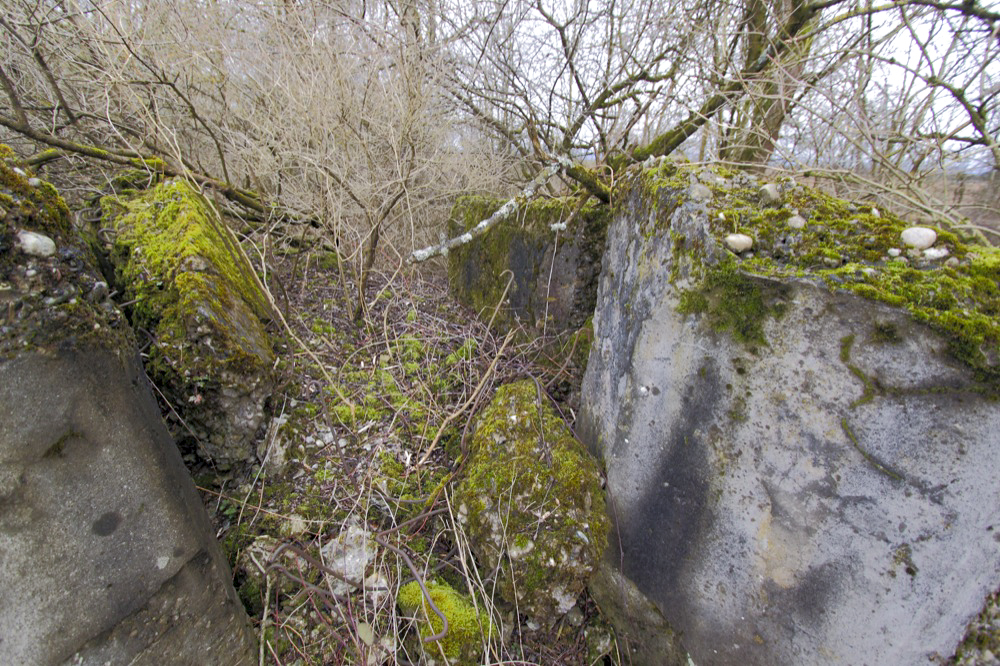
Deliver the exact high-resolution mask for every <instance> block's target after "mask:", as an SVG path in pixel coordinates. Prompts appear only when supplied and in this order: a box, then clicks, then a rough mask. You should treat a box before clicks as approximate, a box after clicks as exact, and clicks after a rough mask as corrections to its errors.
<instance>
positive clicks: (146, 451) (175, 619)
mask: <svg viewBox="0 0 1000 666" xmlns="http://www.w3.org/2000/svg"><path fill="white" fill-rule="evenodd" d="M5 150H6V148H5V147H3V146H0V155H2V154H3V153H4V151H5ZM0 183H3V184H2V185H0V194H2V195H3V198H2V201H4V202H5V203H6V202H10V203H11V205H10V208H9V209H8V210H6V211H3V210H2V208H0V212H2V213H3V216H4V217H3V223H2V226H0V284H3V285H4V287H5V288H4V289H3V292H2V294H0V297H2V299H3V300H2V304H3V307H2V308H0V591H2V592H0V595H2V597H0V598H2V602H0V663H2V664H18V665H20V664H31V665H39V666H48V665H49V664H101V665H102V666H103V665H104V664H148V665H150V666H152V665H153V664H209V663H211V664H216V663H217V664H250V663H256V659H255V658H254V652H255V650H254V644H253V636H252V633H251V631H250V629H249V626H248V623H247V616H246V613H245V611H244V610H243V607H242V606H241V605H240V603H239V601H238V600H237V598H236V596H235V592H234V590H233V588H232V584H231V582H230V579H229V571H228V567H227V565H226V562H225V559H224V558H223V557H222V555H221V553H220V551H219V547H218V545H217V544H216V542H215V540H214V538H213V534H212V531H211V527H210V525H209V522H208V518H207V516H206V515H205V511H204V508H203V507H202V505H201V502H200V500H199V498H198V495H197V493H196V492H195V489H194V486H193V484H192V482H191V479H190V477H189V476H188V474H187V470H186V469H185V468H184V466H183V464H182V462H181V460H180V454H179V453H178V451H177V449H176V447H175V446H174V444H173V442H172V441H171V440H170V438H169V436H168V434H167V432H166V429H165V427H164V425H163V421H162V419H161V417H160V413H159V409H158V408H157V405H156V402H155V400H154V399H153V397H152V393H151V389H150V387H149V384H148V382H147V381H146V379H145V376H144V375H143V373H142V370H141V369H140V368H139V365H138V359H137V355H136V352H135V348H136V347H135V338H134V337H133V335H132V331H131V330H130V329H129V327H128V325H127V322H126V321H125V317H124V316H122V315H121V313H120V312H119V311H118V309H117V308H116V307H114V306H113V304H111V303H110V302H109V301H108V300H107V298H106V297H100V298H87V297H84V295H90V294H93V293H94V292H95V291H99V290H100V289H101V287H102V286H103V289H104V292H105V296H106V293H107V285H106V284H104V283H103V282H102V280H101V274H100V272H99V271H98V270H97V269H96V267H95V262H94V257H93V254H92V253H91V252H90V251H89V249H88V248H87V246H86V244H85V243H83V241H82V240H81V239H80V238H79V237H78V236H77V235H76V234H75V233H74V231H73V229H72V227H71V226H70V224H69V212H68V210H67V209H66V206H65V203H63V201H62V200H61V199H60V198H59V196H58V194H57V193H56V192H55V190H54V188H52V186H51V185H48V184H47V183H43V182H41V181H38V180H37V179H35V178H31V179H28V178H27V177H26V176H25V173H24V172H23V171H20V170H16V169H11V168H10V167H9V166H8V165H7V164H6V163H5V162H4V161H3V160H0ZM26 231H32V232H33V233H37V234H43V235H44V236H45V237H46V238H48V239H50V241H51V242H52V243H54V245H55V246H56V247H57V248H58V250H57V251H56V252H54V253H48V252H42V253H24V252H22V251H21V250H20V249H18V243H17V240H16V239H17V237H18V234H20V235H21V237H22V238H23V237H24V234H25V232H26ZM22 247H23V246H22Z"/></svg>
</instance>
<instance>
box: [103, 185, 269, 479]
mask: <svg viewBox="0 0 1000 666" xmlns="http://www.w3.org/2000/svg"><path fill="white" fill-rule="evenodd" d="M102 207H103V209H104V211H105V213H106V214H105V217H104V220H103V222H102V224H103V225H104V226H105V227H106V229H108V230H110V231H111V232H112V233H111V236H112V241H111V243H110V247H109V248H107V249H108V251H109V254H110V259H111V263H112V264H113V265H114V271H115V282H116V283H117V284H118V285H119V286H120V288H121V289H122V290H123V291H124V293H125V295H126V299H127V301H128V302H130V304H131V305H130V312H131V317H132V320H133V324H134V325H135V326H137V327H139V328H142V329H144V330H146V331H149V333H150V334H151V337H152V339H153V341H154V343H155V344H153V345H152V346H151V347H150V351H149V358H148V361H147V364H146V367H147V371H148V372H149V373H150V374H151V376H152V377H153V379H154V381H155V382H156V383H157V385H158V386H159V387H160V389H161V390H163V391H164V393H165V394H166V395H167V396H168V399H169V400H170V402H171V404H172V405H173V406H174V408H175V409H176V410H177V411H178V412H179V413H180V414H181V415H182V417H183V419H184V421H185V426H184V427H183V428H181V427H178V428H177V429H176V430H175V434H176V435H177V436H179V437H181V438H186V437H188V436H190V435H191V434H192V431H193V434H195V435H196V438H197V445H198V450H199V453H200V454H201V455H202V456H203V457H205V458H208V459H211V460H213V461H214V462H215V463H217V464H221V465H230V464H232V463H236V462H243V461H247V460H249V459H250V457H251V455H252V453H251V444H252V439H253V436H254V433H255V431H256V429H257V428H258V427H259V425H260V423H261V421H262V418H263V404H264V401H265V400H266V399H267V397H268V396H269V394H270V392H271V391H272V390H273V386H274V378H273V373H272V366H273V364H274V354H273V352H272V348H271V340H270V336H269V334H268V333H267V331H266V329H265V322H264V320H265V319H266V318H268V317H269V315H270V309H269V305H268V301H267V299H266V298H265V296H264V294H263V293H262V291H261V289H260V287H259V285H258V282H257V281H256V278H255V276H254V273H253V269H252V267H251V266H250V265H249V263H248V262H247V260H246V259H245V257H244V256H243V255H242V254H241V252H240V251H239V248H238V246H237V244H236V241H235V239H234V237H233V235H232V233H231V232H229V231H228V230H227V229H226V228H225V227H224V226H223V223H222V221H221V220H220V219H219V217H218V215H217V214H216V212H215V211H214V210H213V209H212V208H211V207H210V205H209V204H208V202H207V201H206V200H205V199H204V197H202V196H201V195H200V194H199V193H198V192H197V191H195V190H194V189H193V188H192V186H191V185H189V184H188V183H186V182H184V181H180V180H177V181H168V182H166V183H163V184H161V185H158V186H157V187H155V188H153V189H151V190H149V191H148V192H146V193H144V194H142V195H141V196H137V197H134V198H132V199H124V200H123V199H118V198H109V197H106V198H105V201H103V202H102ZM103 237H104V238H107V237H108V234H107V232H105V233H104V235H103Z"/></svg>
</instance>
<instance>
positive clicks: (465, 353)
mask: <svg viewBox="0 0 1000 666" xmlns="http://www.w3.org/2000/svg"><path fill="white" fill-rule="evenodd" d="M477 347H478V343H477V342H476V341H475V339H474V338H469V339H467V340H466V341H465V342H463V343H462V346H461V347H459V348H458V349H456V350H455V351H453V352H452V353H450V354H448V355H447V356H446V357H445V359H444V362H445V365H458V364H459V363H461V362H463V361H469V360H471V359H472V357H473V355H474V354H475V353H476V348H477Z"/></svg>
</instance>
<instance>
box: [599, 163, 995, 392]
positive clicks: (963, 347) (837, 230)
mask: <svg viewBox="0 0 1000 666" xmlns="http://www.w3.org/2000/svg"><path fill="white" fill-rule="evenodd" d="M690 173H691V168H689V167H685V166H674V165H670V164H667V165H660V166H658V167H656V168H654V169H647V170H644V171H642V172H640V173H639V174H637V175H636V176H633V178H632V179H626V180H625V181H624V182H623V185H622V186H621V191H620V192H618V193H616V198H617V199H618V200H619V201H623V200H625V199H627V196H626V195H627V194H628V192H629V191H631V190H632V189H633V188H639V189H640V192H639V194H640V196H642V197H643V198H644V199H645V201H647V202H648V204H649V205H650V206H651V207H653V208H654V210H656V211H657V216H656V221H655V223H654V228H651V229H647V231H646V233H662V232H664V231H665V230H669V224H670V219H671V218H670V215H671V213H672V212H673V210H674V208H673V207H669V206H668V207H663V206H662V202H663V201H666V200H671V198H673V199H672V200H676V201H679V200H680V198H681V197H682V196H683V192H684V188H685V187H686V185H687V182H689V179H690ZM734 180H735V181H736V182H737V183H739V182H741V181H739V179H734ZM746 183H747V184H745V185H743V186H733V187H729V188H713V192H714V198H713V200H712V201H710V202H709V203H708V221H709V226H710V229H709V230H710V232H711V233H712V235H713V236H714V237H715V239H716V241H717V242H718V244H719V246H720V247H721V246H722V239H723V238H724V237H725V236H726V235H727V234H730V233H734V232H740V233H745V234H747V235H749V236H750V237H752V238H753V239H754V248H753V251H752V252H751V253H748V254H747V255H744V256H742V257H736V256H733V255H731V254H730V255H728V257H727V258H726V259H724V260H723V261H722V262H721V264H720V266H708V265H707V264H705V262H704V257H705V253H704V248H699V247H696V246H692V245H691V244H690V243H686V244H683V245H678V244H676V243H675V249H676V250H678V251H679V252H680V254H681V255H682V256H683V258H684V261H689V262H692V263H695V264H698V266H697V268H698V270H695V271H692V274H693V275H694V276H695V277H699V276H700V275H702V274H704V276H705V281H704V284H703V285H701V286H697V285H696V286H693V287H689V288H688V290H687V291H686V292H685V293H684V294H683V295H682V304H681V308H682V311H684V312H687V313H705V314H708V315H709V316H710V320H711V321H710V324H711V325H712V327H713V328H714V329H715V330H725V331H729V332H731V333H732V334H734V335H735V336H736V337H737V338H740V339H743V340H744V341H752V342H754V343H756V344H759V343H760V342H761V329H760V327H759V323H760V321H761V314H762V313H766V310H762V309H761V307H760V306H761V301H760V300H758V299H757V298H756V296H755V294H754V289H753V287H751V286H749V285H748V284H747V280H750V279H751V277H752V276H759V277H762V278H779V279H785V278H805V279H809V280H812V281H814V282H818V283H822V284H825V285H826V286H828V287H829V288H831V289H834V290H844V291H849V292H852V293H854V294H856V295H858V296H861V297H863V298H867V299H870V300H875V301H880V302H883V303H886V304H889V305H892V306H895V307H899V308H902V309H904V310H906V311H907V312H909V314H910V315H911V316H912V317H913V318H914V319H915V320H917V321H919V322H923V323H925V324H927V325H928V326H930V327H931V328H933V329H935V330H936V331H938V332H939V333H940V334H941V335H942V338H943V339H944V340H946V341H947V344H948V349H949V351H950V353H951V354H952V355H953V356H954V357H955V358H957V359H959V360H960V361H962V362H964V363H966V364H967V365H968V366H970V367H971V368H972V369H973V371H974V372H975V373H976V375H977V376H978V378H979V379H980V380H982V381H984V382H988V383H991V384H998V383H1000V250H998V249H996V248H993V247H988V246H985V245H980V244H976V243H975V242H972V241H969V240H963V239H962V238H960V237H959V236H958V235H957V234H954V233H951V232H950V231H949V230H948V229H943V228H938V229H936V231H937V232H938V240H937V243H936V244H935V247H936V248H943V249H946V250H947V251H948V252H949V258H950V259H953V261H949V262H947V263H946V262H944V261H941V260H936V261H930V260H925V259H923V258H922V257H920V256H919V254H917V255H916V256H915V257H910V259H909V261H904V259H906V257H902V258H900V259H893V258H891V257H890V256H889V250H890V249H891V248H896V249H900V250H902V249H905V248H904V247H903V245H902V241H901V239H900V234H901V233H902V231H903V230H904V229H905V228H906V227H907V226H909V225H908V224H907V223H906V222H905V221H904V220H902V219H900V218H899V217H897V216H895V215H893V214H891V213H888V212H882V213H881V214H879V215H876V214H875V213H874V211H873V209H872V207H871V206H868V205H855V204H851V203H850V202H847V201H843V200H841V199H837V198H835V197H831V196H829V195H827V194H825V193H823V192H821V191H819V190H815V189H812V188H808V187H802V186H796V187H793V188H791V190H790V191H789V192H787V193H786V195H785V204H786V205H787V208H780V209H765V208H762V207H761V206H760V205H759V203H758V194H757V188H758V184H756V183H754V182H752V181H749V180H747V181H746ZM665 197H666V199H665ZM793 208H794V209H796V210H797V211H798V214H799V215H800V216H802V217H803V218H805V219H806V221H807V223H806V226H805V228H804V229H801V230H793V229H790V228H789V227H788V225H787V219H788V217H789V216H790V214H791V212H792V209H793ZM656 225H658V226H656ZM671 233H673V232H672V231H671ZM675 254H676V252H675ZM727 254H728V253H727ZM674 263H675V264H676V263H678V262H677V261H675V262H674ZM728 264H732V266H727V265H728ZM734 275H742V276H744V279H742V280H741V279H738V278H734ZM679 276H680V270H679V268H677V267H675V268H674V272H673V273H672V275H671V279H672V280H675V281H676V280H677V279H678V278H679ZM699 279H700V277H699ZM743 294H746V295H748V296H749V301H748V302H746V303H741V302H740V299H739V297H740V296H741V295H743ZM765 302H766V301H765ZM730 306H731V307H730ZM737 311H739V315H736V314H735V313H736V312H737ZM730 312H732V313H733V314H732V315H730ZM767 314H768V316H769V313H767ZM740 321H746V322H747V323H746V324H745V325H741V324H740ZM876 335H878V333H877V332H876ZM890 338H891V336H889V338H886V337H885V336H883V337H882V339H883V340H884V341H886V342H891V341H892V340H891V339H890Z"/></svg>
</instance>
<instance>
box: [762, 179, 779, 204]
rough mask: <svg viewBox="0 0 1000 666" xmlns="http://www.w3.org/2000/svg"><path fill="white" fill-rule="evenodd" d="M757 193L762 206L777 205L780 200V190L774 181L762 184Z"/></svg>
mask: <svg viewBox="0 0 1000 666" xmlns="http://www.w3.org/2000/svg"><path fill="white" fill-rule="evenodd" d="M757 195H758V196H759V197H760V203H761V205H763V206H778V205H780V204H781V201H782V197H781V190H780V189H778V186H777V185H776V184H774V183H767V184H766V185H762V186H761V188H760V189H759V190H758V191H757Z"/></svg>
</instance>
